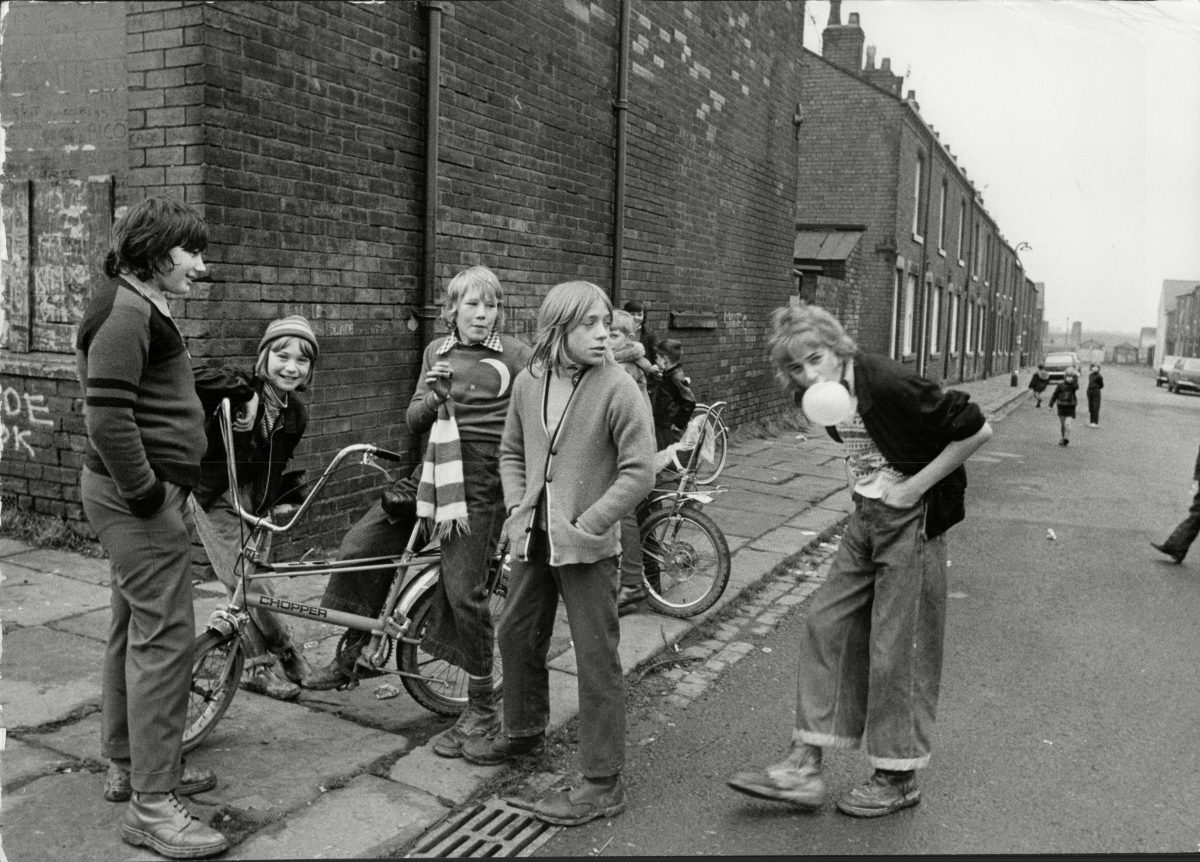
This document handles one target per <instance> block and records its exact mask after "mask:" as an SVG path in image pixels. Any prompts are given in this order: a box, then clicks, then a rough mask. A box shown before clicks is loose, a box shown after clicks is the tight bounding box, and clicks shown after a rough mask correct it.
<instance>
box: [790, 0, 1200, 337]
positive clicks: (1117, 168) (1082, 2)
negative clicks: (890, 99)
mask: <svg viewBox="0 0 1200 862" xmlns="http://www.w3.org/2000/svg"><path fill="white" fill-rule="evenodd" d="M851 12H857V13H859V23H860V25H861V26H862V28H863V32H864V33H865V34H866V44H867V45H874V46H875V62H876V65H879V64H880V61H881V60H882V59H883V58H884V57H889V58H891V63H892V71H893V72H894V73H895V74H898V75H904V76H905V82H904V93H905V94H907V93H908V91H909V90H913V91H915V92H916V97H917V102H918V103H919V104H920V107H921V116H922V117H923V118H924V119H925V121H926V122H927V123H929V124H930V125H932V126H933V127H934V128H935V129H936V130H937V131H938V133H939V134H940V136H941V140H942V142H943V143H944V144H948V145H949V146H950V148H951V150H953V152H954V155H955V157H956V158H957V159H958V163H959V165H960V166H961V167H963V168H965V169H966V171H967V175H968V177H969V179H970V180H971V182H972V183H973V184H974V185H975V188H976V189H977V190H979V191H981V192H982V193H983V201H984V206H985V208H986V209H987V210H988V212H989V213H990V214H991V215H992V217H993V218H994V219H995V220H996V222H997V224H998V225H999V226H1000V231H1001V233H1002V234H1003V235H1004V238H1005V240H1007V242H1008V243H1009V245H1010V246H1012V247H1014V248H1015V247H1016V246H1017V245H1018V244H1020V243H1022V242H1025V243H1028V244H1029V246H1030V248H1029V249H1028V250H1022V252H1021V259H1022V261H1023V262H1024V264H1025V268H1026V273H1027V274H1028V275H1029V277H1030V278H1032V279H1033V280H1034V281H1042V282H1045V284H1046V299H1045V319H1046V320H1047V321H1048V322H1049V324H1050V327H1051V328H1052V329H1055V330H1061V329H1063V328H1064V327H1065V325H1066V323H1067V321H1068V319H1069V320H1070V321H1071V322H1072V323H1073V322H1075V321H1077V320H1079V321H1082V322H1083V327H1084V329H1085V331H1086V330H1092V329H1101V330H1117V331H1121V332H1132V333H1137V331H1138V330H1139V329H1140V328H1141V327H1143V326H1154V325H1156V323H1157V313H1158V296H1159V291H1160V288H1161V286H1162V282H1163V280H1164V279H1196V280H1197V283H1200V0H1152V2H1127V0H1054V2H1051V0H843V3H842V23H843V24H845V23H848V21H849V14H850V13H851ZM805 15H806V20H805V33H804V42H805V46H806V47H807V48H809V49H810V50H812V51H815V52H817V53H820V51H821V31H822V30H824V29H825V25H826V24H827V23H828V20H829V3H828V2H827V0H809V2H808V3H807V5H806V10H805Z"/></svg>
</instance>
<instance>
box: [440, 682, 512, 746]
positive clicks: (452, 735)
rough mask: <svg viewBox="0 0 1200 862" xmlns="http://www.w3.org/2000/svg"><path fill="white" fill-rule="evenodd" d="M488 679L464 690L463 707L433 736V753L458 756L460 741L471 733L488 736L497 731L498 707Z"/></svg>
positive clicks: (490, 736) (466, 738) (476, 735)
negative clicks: (464, 707)
mask: <svg viewBox="0 0 1200 862" xmlns="http://www.w3.org/2000/svg"><path fill="white" fill-rule="evenodd" d="M499 706H500V705H499V701H498V699H497V698H496V692H495V690H494V689H493V687H492V679H491V677H488V679H487V685H486V687H484V686H482V685H480V686H475V685H474V680H472V686H471V688H470V689H468V691H467V708H466V709H465V710H463V713H462V715H460V716H459V717H458V721H456V722H454V724H453V726H451V727H450V728H448V729H447V730H444V731H442V732H441V733H439V734H438V735H437V736H435V737H434V738H433V753H434V754H437V755H440V756H442V757H462V756H463V745H464V744H465V743H466V741H467V740H468V739H471V738H472V737H486V738H492V737H494V736H495V735H496V734H498V733H499V732H500V708H499Z"/></svg>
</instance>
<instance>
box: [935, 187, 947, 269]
mask: <svg viewBox="0 0 1200 862" xmlns="http://www.w3.org/2000/svg"><path fill="white" fill-rule="evenodd" d="M947 194H949V189H948V188H947V186H946V181H945V180H942V194H941V197H940V198H938V251H940V252H941V253H942V254H945V253H946V195H947Z"/></svg>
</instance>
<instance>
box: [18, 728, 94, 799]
mask: <svg viewBox="0 0 1200 862" xmlns="http://www.w3.org/2000/svg"><path fill="white" fill-rule="evenodd" d="M78 766H79V761H78V760H76V759H75V758H74V757H71V756H70V755H68V754H63V753H62V752H61V751H55V750H53V749H50V748H46V747H44V746H42V745H38V744H37V743H36V742H34V741H30V742H26V741H25V740H22V739H18V738H16V737H13V736H9V737H8V738H7V739H6V740H5V741H4V749H3V750H2V751H0V775H2V776H3V777H4V791H5V792H6V793H11V792H12V791H13V790H15V789H16V788H18V787H20V786H21V785H22V784H25V783H26V782H28V781H30V780H32V779H35V778H40V777H42V776H44V775H50V774H51V773H55V772H63V771H64V770H67V769H74V768H76V767H78Z"/></svg>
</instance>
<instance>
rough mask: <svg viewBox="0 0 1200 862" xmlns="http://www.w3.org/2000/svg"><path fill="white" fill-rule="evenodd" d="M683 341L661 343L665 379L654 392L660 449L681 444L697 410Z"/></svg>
mask: <svg viewBox="0 0 1200 862" xmlns="http://www.w3.org/2000/svg"><path fill="white" fill-rule="evenodd" d="M682 360H683V343H682V342H680V341H679V340H678V339H675V338H665V339H663V340H662V341H661V342H659V345H658V361H659V366H660V367H661V368H662V380H661V382H660V383H659V384H658V389H657V390H656V392H655V394H654V437H655V445H656V447H657V449H658V450H659V451H661V450H663V449H666V448H667V447H668V446H670V445H671V444H672V443H678V442H679V438H680V437H681V436H682V435H683V430H684V429H685V428H686V427H687V424H688V420H689V419H691V418H692V411H694V410H695V409H696V396H695V395H693V394H692V381H691V380H690V379H689V378H688V376H687V375H686V374H684V372H683V365H682V364H681V362H682Z"/></svg>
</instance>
